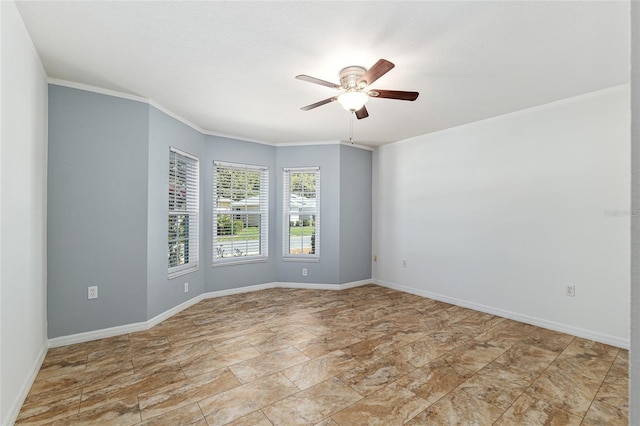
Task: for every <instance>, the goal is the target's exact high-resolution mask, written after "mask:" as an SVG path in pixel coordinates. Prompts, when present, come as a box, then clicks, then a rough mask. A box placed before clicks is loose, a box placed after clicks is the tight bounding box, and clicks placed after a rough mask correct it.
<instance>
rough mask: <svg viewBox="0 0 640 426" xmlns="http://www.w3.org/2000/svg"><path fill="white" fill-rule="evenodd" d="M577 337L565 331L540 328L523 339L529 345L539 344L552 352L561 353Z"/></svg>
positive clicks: (538, 345)
mask: <svg viewBox="0 0 640 426" xmlns="http://www.w3.org/2000/svg"><path fill="white" fill-rule="evenodd" d="M573 339H575V337H573V336H570V335H568V334H565V333H560V332H558V331H553V330H547V329H545V328H539V329H537V330H534V331H533V333H531V334H530V335H528V336H527V337H526V338H524V339H523V340H522V343H525V344H527V345H533V346H537V347H539V348H542V349H546V350H548V351H551V352H555V353H558V354H559V353H560V352H562V351H564V350H565V349H566V348H567V346H569V344H570V343H571V342H572V341H573Z"/></svg>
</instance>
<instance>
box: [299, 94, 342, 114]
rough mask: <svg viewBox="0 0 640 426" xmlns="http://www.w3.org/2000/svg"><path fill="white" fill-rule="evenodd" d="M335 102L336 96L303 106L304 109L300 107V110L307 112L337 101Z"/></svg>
mask: <svg viewBox="0 0 640 426" xmlns="http://www.w3.org/2000/svg"><path fill="white" fill-rule="evenodd" d="M337 100H338V98H337V97H336V96H334V97H332V98H327V99H323V100H321V101H320V102H316V103H315V104H311V105H307V106H304V107H302V108H300V109H301V110H303V111H309V110H310V109H314V108H318V107H319V106H322V105H326V104H328V103H331V102H333V101H337Z"/></svg>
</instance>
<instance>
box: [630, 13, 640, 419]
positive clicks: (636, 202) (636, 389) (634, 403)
mask: <svg viewBox="0 0 640 426" xmlns="http://www.w3.org/2000/svg"><path fill="white" fill-rule="evenodd" d="M631 68H632V73H631V172H632V178H631V210H632V211H633V212H634V213H636V212H639V211H640V4H639V3H637V2H631ZM631 218H632V221H631V352H630V358H629V361H630V367H631V371H630V389H629V390H630V395H629V411H630V413H629V414H630V421H629V424H631V425H638V424H640V218H639V217H637V216H636V215H635V214H634V215H632V216H631Z"/></svg>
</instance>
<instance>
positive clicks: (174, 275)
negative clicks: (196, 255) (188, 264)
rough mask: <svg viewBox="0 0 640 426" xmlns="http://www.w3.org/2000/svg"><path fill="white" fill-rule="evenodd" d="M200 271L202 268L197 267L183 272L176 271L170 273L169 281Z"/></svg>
mask: <svg viewBox="0 0 640 426" xmlns="http://www.w3.org/2000/svg"><path fill="white" fill-rule="evenodd" d="M198 269H200V268H198V267H197V266H195V267H193V268H189V269H183V270H181V271H176V272H171V273H169V275H168V277H167V279H169V280H172V279H174V278H178V277H180V276H182V275H186V274H190V273H192V272H196V271H197V270H198Z"/></svg>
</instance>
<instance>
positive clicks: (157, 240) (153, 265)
mask: <svg viewBox="0 0 640 426" xmlns="http://www.w3.org/2000/svg"><path fill="white" fill-rule="evenodd" d="M171 146H173V147H176V148H178V149H180V150H182V151H184V152H187V153H189V154H192V155H195V156H196V157H198V158H199V159H200V176H201V179H200V212H199V213H200V217H199V219H200V235H201V236H203V235H207V234H206V233H204V234H203V232H204V230H205V227H204V225H205V223H206V221H207V220H208V218H210V215H209V214H207V213H206V212H207V211H210V210H206V209H205V205H204V203H203V201H204V200H206V197H207V192H206V185H205V182H206V181H207V175H206V173H205V169H206V167H205V161H204V159H203V151H204V136H203V135H202V133H200V132H198V131H196V130H194V129H193V128H191V127H189V126H187V125H186V124H184V123H182V122H180V121H178V120H176V119H175V118H172V117H169V116H168V115H167V114H165V113H164V112H161V111H159V110H158V109H156V108H154V107H149V187H148V191H149V193H148V200H149V204H148V212H149V214H148V217H147V224H146V226H147V236H148V237H147V242H148V243H147V318H148V319H151V318H153V317H155V316H156V315H158V314H161V313H163V312H165V311H166V310H168V309H171V308H172V307H174V306H176V305H179V304H180V303H182V302H185V301H186V300H189V299H191V298H193V297H194V296H196V295H198V294H201V293H203V292H204V291H205V288H204V280H203V277H204V271H206V270H207V269H208V267H209V266H210V262H208V260H207V257H206V254H205V252H204V250H203V249H204V247H206V238H202V237H201V238H200V250H199V251H200V258H199V269H198V270H197V271H195V272H191V273H188V274H184V275H180V276H178V277H174V278H172V279H168V278H167V275H168V265H167V215H168V211H169V205H168V197H167V194H168V192H169V147H171ZM186 282H188V283H189V292H188V293H185V292H184V290H183V289H184V283H186Z"/></svg>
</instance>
